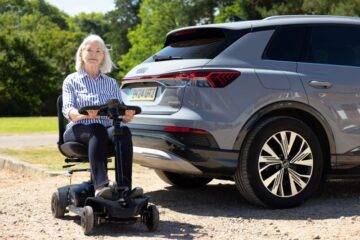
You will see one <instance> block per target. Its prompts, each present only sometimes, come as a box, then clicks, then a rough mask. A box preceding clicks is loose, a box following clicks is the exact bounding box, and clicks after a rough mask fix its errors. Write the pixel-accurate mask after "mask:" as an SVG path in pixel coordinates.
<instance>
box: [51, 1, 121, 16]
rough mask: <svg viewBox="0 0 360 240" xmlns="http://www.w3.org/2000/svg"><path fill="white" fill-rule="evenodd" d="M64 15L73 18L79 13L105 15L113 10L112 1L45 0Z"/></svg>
mask: <svg viewBox="0 0 360 240" xmlns="http://www.w3.org/2000/svg"><path fill="white" fill-rule="evenodd" d="M46 1H47V2H48V3H50V4H52V5H54V6H56V7H58V8H59V9H60V10H62V11H64V12H65V13H67V14H69V15H71V16H74V15H76V14H79V13H81V12H86V13H90V12H102V13H106V12H108V11H111V10H113V9H114V8H115V4H114V0H46Z"/></svg>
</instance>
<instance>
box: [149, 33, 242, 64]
mask: <svg viewBox="0 0 360 240" xmlns="http://www.w3.org/2000/svg"><path fill="white" fill-rule="evenodd" d="M247 32H249V30H241V31H239V30H237V31H235V30H226V29H215V28H202V29H188V30H184V31H180V32H176V33H174V34H171V35H169V36H168V37H167V39H166V42H165V44H164V48H163V49H161V50H160V51H159V52H157V53H156V54H155V55H153V56H152V57H150V58H149V59H147V60H146V62H152V61H163V60H172V59H213V58H214V57H216V56H217V55H218V54H219V53H221V52H222V51H223V50H224V49H226V48H227V47H228V46H229V45H230V44H232V43H233V42H235V41H236V40H237V39H239V38H240V37H241V36H243V35H244V34H246V33H247Z"/></svg>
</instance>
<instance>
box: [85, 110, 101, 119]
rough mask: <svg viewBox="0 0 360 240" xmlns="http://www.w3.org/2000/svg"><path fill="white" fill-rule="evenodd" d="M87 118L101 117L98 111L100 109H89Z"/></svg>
mask: <svg viewBox="0 0 360 240" xmlns="http://www.w3.org/2000/svg"><path fill="white" fill-rule="evenodd" d="M87 113H88V115H87V118H89V119H95V118H99V116H98V113H99V110H87Z"/></svg>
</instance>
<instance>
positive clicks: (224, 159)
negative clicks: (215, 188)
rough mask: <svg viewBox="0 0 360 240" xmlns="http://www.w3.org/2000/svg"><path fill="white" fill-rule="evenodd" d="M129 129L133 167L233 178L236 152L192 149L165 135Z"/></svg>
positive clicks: (151, 131)
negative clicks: (132, 150)
mask: <svg viewBox="0 0 360 240" xmlns="http://www.w3.org/2000/svg"><path fill="white" fill-rule="evenodd" d="M129 127H130V129H131V132H132V139H133V145H134V162H135V163H138V164H140V165H142V166H145V167H149V168H154V169H159V170H164V171H170V172H177V173H186V174H194V175H208V176H233V175H234V172H235V169H236V167H237V163H238V156H239V153H238V151H236V150H221V149H218V148H206V147H192V146H188V145H186V144H183V143H182V142H180V141H178V140H177V139H176V138H174V137H173V136H172V135H171V134H168V133H166V132H162V131H159V130H145V129H135V128H131V126H129Z"/></svg>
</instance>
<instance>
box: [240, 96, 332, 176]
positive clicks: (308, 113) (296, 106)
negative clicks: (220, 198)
mask: <svg viewBox="0 0 360 240" xmlns="http://www.w3.org/2000/svg"><path fill="white" fill-rule="evenodd" d="M275 116H289V117H293V118H296V119H299V120H301V121H303V122H304V123H306V124H307V125H308V126H309V127H310V128H311V129H312V130H313V131H314V132H315V134H316V135H317V136H319V140H320V143H321V147H322V150H323V153H324V159H325V169H327V170H330V168H331V166H334V165H335V164H336V157H335V153H336V145H335V140H334V136H333V133H332V130H331V127H330V125H329V124H328V122H327V121H326V119H325V118H324V117H323V116H322V115H321V114H320V113H319V112H318V111H317V110H316V109H314V108H312V107H310V106H308V105H306V104H304V103H301V102H295V101H281V102H276V103H272V104H270V105H267V106H265V107H263V108H261V109H259V110H258V111H257V112H256V113H255V114H253V115H252V117H251V118H250V119H249V120H248V121H247V122H246V123H245V125H244V126H243V127H242V129H241V130H240V132H239V134H238V136H237V138H236V140H235V143H234V146H233V149H234V150H239V151H240V149H242V146H243V144H244V142H245V140H246V138H247V136H248V135H249V133H250V132H251V131H252V130H253V129H254V127H255V126H256V125H257V124H258V123H260V122H262V121H264V120H265V119H268V118H270V117H275Z"/></svg>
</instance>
